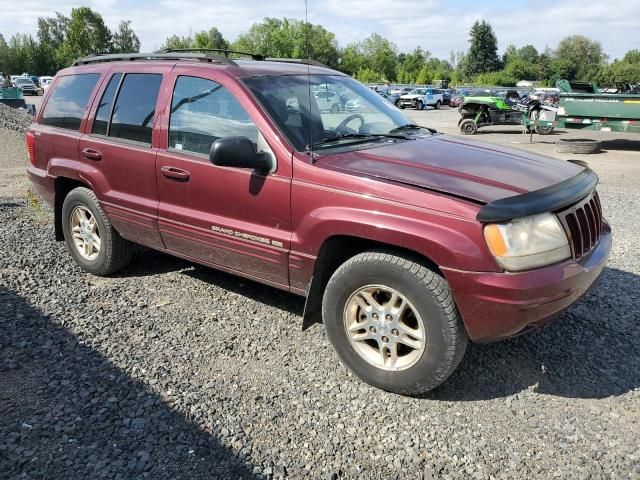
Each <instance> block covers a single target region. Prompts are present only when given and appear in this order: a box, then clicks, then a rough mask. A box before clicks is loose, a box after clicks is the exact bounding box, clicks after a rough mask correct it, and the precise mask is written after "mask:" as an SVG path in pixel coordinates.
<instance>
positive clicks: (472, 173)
mask: <svg viewBox="0 0 640 480" xmlns="http://www.w3.org/2000/svg"><path fill="white" fill-rule="evenodd" d="M316 165H317V166H318V167H320V168H328V169H331V170H335V171H341V172H345V173H348V174H352V175H360V176H368V177H373V178H378V179H381V180H387V181H393V182H398V183H402V184H406V185H411V186H415V187H420V188H425V189H429V190H434V191H439V192H443V193H447V194H450V195H455V196H458V197H463V198H466V199H469V200H474V201H477V202H481V203H489V202H492V201H494V200H499V199H501V198H506V197H512V196H515V195H519V194H522V193H526V192H530V191H533V190H540V189H541V188H545V187H548V186H551V185H555V184H557V183H559V182H562V181H563V180H567V179H568V178H571V177H573V176H575V175H577V174H578V173H579V172H580V171H581V170H583V169H584V167H581V166H578V165H576V164H573V163H570V162H566V161H563V160H557V159H555V158H551V157H545V156H542V155H535V154H531V153H528V152H524V151H521V150H516V149H511V148H506V147H499V146H496V145H490V144H486V143H482V142H478V141H475V140H467V139H461V138H457V137H452V136H447V135H434V136H432V137H425V138H420V139H418V140H411V141H403V142H398V143H393V144H386V145H384V146H380V147H377V148H372V149H368V150H361V151H351V152H343V153H335V154H329V155H327V156H321V157H319V158H318V160H317V161H316Z"/></svg>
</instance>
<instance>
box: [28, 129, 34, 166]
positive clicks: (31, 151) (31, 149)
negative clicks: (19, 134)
mask: <svg viewBox="0 0 640 480" xmlns="http://www.w3.org/2000/svg"><path fill="white" fill-rule="evenodd" d="M26 139H27V152H28V153H29V161H30V162H31V165H34V166H35V164H36V136H35V134H34V133H33V132H27V134H26Z"/></svg>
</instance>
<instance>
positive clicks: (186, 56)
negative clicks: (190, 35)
mask: <svg viewBox="0 0 640 480" xmlns="http://www.w3.org/2000/svg"><path fill="white" fill-rule="evenodd" d="M134 60H197V61H200V62H209V63H220V64H224V65H237V64H236V62H234V61H233V60H231V59H230V58H227V57H222V56H218V55H209V54H207V53H192V52H175V53H169V52H167V53H161V52H153V53H108V54H105V53H95V54H92V55H89V56H86V57H83V58H79V59H77V60H76V61H75V62H73V66H76V67H77V66H78V65H88V64H90V63H100V62H118V61H125V62H128V61H129V62H130V61H134Z"/></svg>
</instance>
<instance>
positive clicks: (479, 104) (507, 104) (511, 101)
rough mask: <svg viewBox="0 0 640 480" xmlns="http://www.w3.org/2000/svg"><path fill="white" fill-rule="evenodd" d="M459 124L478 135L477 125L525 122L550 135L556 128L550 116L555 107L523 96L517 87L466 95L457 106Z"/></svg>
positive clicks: (462, 129) (464, 130)
mask: <svg viewBox="0 0 640 480" xmlns="http://www.w3.org/2000/svg"><path fill="white" fill-rule="evenodd" d="M458 110H459V112H460V120H459V121H458V127H459V128H460V133H462V134H463V135H475V134H476V133H477V132H478V128H480V127H484V126H494V125H522V126H523V127H524V128H525V129H526V130H527V131H528V132H531V133H533V132H536V133H539V134H540V135H548V134H550V133H551V132H553V128H554V127H553V124H552V122H551V120H553V118H554V117H555V108H553V107H548V106H546V105H542V104H541V103H540V101H538V100H534V99H531V100H523V99H521V98H520V95H519V94H518V92H516V91H515V90H512V91H509V92H507V94H506V95H505V97H504V98H502V97H500V96H493V95H486V96H469V97H464V100H463V101H462V104H461V105H460V107H459V108H458Z"/></svg>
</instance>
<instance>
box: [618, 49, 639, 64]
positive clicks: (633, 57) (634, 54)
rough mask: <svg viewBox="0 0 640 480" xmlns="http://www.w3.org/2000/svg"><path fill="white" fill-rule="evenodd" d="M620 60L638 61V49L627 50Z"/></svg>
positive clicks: (627, 61) (626, 61)
mask: <svg viewBox="0 0 640 480" xmlns="http://www.w3.org/2000/svg"><path fill="white" fill-rule="evenodd" d="M622 61H623V62H625V63H640V50H638V49H636V50H629V51H628V52H627V53H625V54H624V57H623V58H622Z"/></svg>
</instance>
